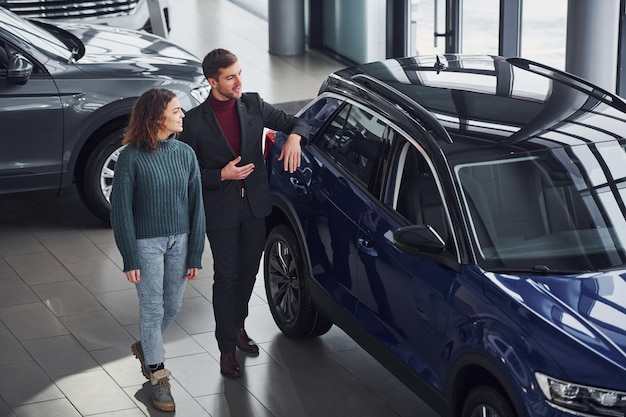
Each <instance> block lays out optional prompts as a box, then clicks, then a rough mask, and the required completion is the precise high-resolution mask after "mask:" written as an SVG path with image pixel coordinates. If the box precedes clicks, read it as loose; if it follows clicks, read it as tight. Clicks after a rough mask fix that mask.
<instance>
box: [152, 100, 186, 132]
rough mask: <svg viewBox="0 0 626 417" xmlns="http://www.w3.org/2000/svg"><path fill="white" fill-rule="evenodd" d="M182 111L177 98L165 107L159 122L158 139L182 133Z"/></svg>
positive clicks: (183, 115)
mask: <svg viewBox="0 0 626 417" xmlns="http://www.w3.org/2000/svg"><path fill="white" fill-rule="evenodd" d="M183 117H185V114H184V113H183V109H182V108H181V106H180V101H179V100H178V97H174V98H173V99H172V100H170V102H169V103H167V107H166V108H165V111H164V112H163V115H162V116H161V120H160V121H159V134H158V136H159V139H167V138H168V137H169V136H170V135H171V134H172V133H179V132H182V131H183Z"/></svg>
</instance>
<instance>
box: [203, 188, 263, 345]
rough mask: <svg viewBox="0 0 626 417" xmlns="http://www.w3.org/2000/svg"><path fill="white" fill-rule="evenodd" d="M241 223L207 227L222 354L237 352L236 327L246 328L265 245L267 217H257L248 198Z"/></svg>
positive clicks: (241, 205)
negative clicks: (245, 323) (219, 227)
mask: <svg viewBox="0 0 626 417" xmlns="http://www.w3.org/2000/svg"><path fill="white" fill-rule="evenodd" d="M239 201H240V203H239V207H236V208H235V207H233V209H234V210H239V223H238V225H237V226H236V227H234V228H230V229H223V230H207V237H208V238H209V243H210V245H211V252H212V254H213V272H214V282H213V311H214V314H215V325H216V327H215V338H216V339H217V344H218V346H219V349H220V352H221V353H234V352H235V345H236V336H235V334H236V330H237V329H241V328H244V322H245V320H246V318H247V317H248V303H249V301H250V296H251V295H252V289H253V288H254V283H255V280H256V275H257V273H258V271H259V262H260V260H261V255H262V253H263V248H264V246H265V219H264V218H263V219H259V218H256V217H254V215H253V214H252V212H251V210H250V205H249V204H248V198H247V197H243V198H241V199H240V200H239Z"/></svg>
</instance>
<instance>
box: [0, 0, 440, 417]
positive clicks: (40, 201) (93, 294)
mask: <svg viewBox="0 0 626 417" xmlns="http://www.w3.org/2000/svg"><path fill="white" fill-rule="evenodd" d="M172 26H173V29H172V33H171V35H170V38H171V39H172V40H174V41H175V42H177V43H179V44H181V45H184V46H186V47H187V48H188V49H190V50H191V51H192V52H194V53H196V54H197V55H199V56H202V55H203V54H204V53H205V52H207V51H208V50H210V49H212V48H214V47H218V46H221V47H226V48H228V49H231V50H232V51H233V52H235V53H236V54H238V56H239V58H240V61H241V62H242V67H243V68H244V73H245V76H246V78H245V82H246V87H247V89H248V90H254V91H259V92H260V93H261V95H262V96H263V97H264V98H265V99H266V100H267V101H269V102H272V103H277V104H278V103H286V102H291V101H294V100H298V101H299V100H306V99H308V98H311V97H313V96H314V95H315V93H316V91H317V87H318V86H319V83H320V82H321V80H322V79H323V77H324V76H325V75H326V74H327V73H328V72H330V71H332V70H334V69H337V68H339V67H341V66H342V64H340V63H337V62H335V61H333V60H331V59H329V58H327V57H325V56H324V55H323V54H321V53H319V52H317V51H308V52H307V53H306V54H305V55H304V56H299V57H289V58H285V57H275V56H271V55H269V54H268V53H267V50H268V47H267V23H266V22H265V21H264V20H263V19H261V18H259V17H258V16H257V15H255V14H250V13H247V12H245V11H244V10H242V9H240V8H238V7H237V6H235V5H234V4H233V3H230V2H228V1H226V0H175V1H174V7H173V8H172ZM204 265H205V268H204V269H203V270H202V273H201V276H200V278H198V279H197V280H195V281H193V282H191V283H190V285H188V286H187V290H186V293H185V301H184V306H183V309H182V311H181V313H180V314H179V315H178V317H177V319H176V323H175V324H174V325H173V326H172V327H171V328H170V329H169V330H168V332H167V334H166V346H165V349H166V357H167V360H166V364H167V367H168V368H169V369H171V370H172V372H173V381H172V386H173V394H174V396H175V399H176V403H177V411H176V413H175V415H178V416H184V417H187V416H190V417H201V416H212V417H257V416H263V417H265V416H268V417H269V416H274V417H301V416H307V417H333V416H337V417H339V416H340V417H351V416H355V417H356V416H358V417H391V416H394V417H395V416H406V417H409V416H412V417H415V416H420V417H434V416H435V413H433V412H432V410H430V409H429V408H428V407H426V406H425V405H424V403H423V402H422V401H421V400H419V399H418V398H417V397H416V396H415V395H413V394H412V393H411V392H409V391H408V389H407V388H406V387H404V386H403V385H402V384H401V383H400V382H399V381H398V380H397V379H396V378H394V377H393V376H391V375H390V374H389V373H388V372H387V371H386V370H385V369H384V368H382V367H381V366H380V365H378V364H377V363H376V362H375V361H373V359H372V358H371V357H370V356H369V355H368V354H366V353H365V352H364V351H363V350H362V349H361V348H359V346H357V345H356V343H354V342H353V341H352V340H351V339H350V338H348V337H347V336H346V335H345V334H344V333H343V332H342V331H341V330H339V329H338V328H336V327H335V328H333V329H332V330H331V331H330V332H329V333H328V334H326V335H325V336H322V337H320V338H317V339H312V340H305V341H296V340H290V339H287V338H286V337H283V336H282V335H281V333H280V332H279V330H278V329H277V327H276V326H275V325H274V322H273V321H272V318H271V315H270V313H269V309H268V308H267V305H266V300H265V295H264V289H263V283H262V279H261V277H260V276H259V280H258V281H257V287H256V289H255V293H254V294H253V297H252V301H251V308H250V310H251V313H250V318H249V319H248V321H247V324H246V327H247V328H248V330H249V332H250V335H251V336H252V337H253V338H254V339H255V340H256V341H257V342H259V343H260V346H261V353H260V355H259V356H258V357H246V356H243V355H240V356H239V359H240V362H241V364H242V365H243V366H244V367H245V370H244V377H242V378H240V379H238V380H227V379H224V378H222V377H221V375H220V373H219V365H218V360H217V358H219V352H218V349H217V345H216V342H215V338H214V329H215V322H214V319H213V311H212V306H211V302H210V300H211V284H212V278H211V276H212V272H211V271H212V260H211V255H210V251H209V249H208V247H207V251H206V253H205V262H204ZM120 267H121V257H120V255H119V253H118V251H117V249H116V246H115V243H114V241H113V235H112V232H111V230H110V228H109V227H108V226H107V225H105V224H103V223H101V222H100V221H99V220H97V219H96V218H95V217H94V216H92V215H91V214H90V213H89V212H88V211H87V210H86V209H85V208H84V207H83V205H82V204H81V202H80V200H79V198H78V197H77V196H76V195H75V194H74V193H72V194H71V195H69V196H66V197H61V198H55V199H44V198H29V199H21V200H0V375H1V377H0V416H7V417H9V416H10V417H26V416H29V417H30V416H33V417H41V416H45V417H57V416H58V417H75V416H110V417H113V416H115V417H131V416H158V415H173V414H172V413H169V414H168V413H161V412H157V411H156V410H155V409H153V408H152V407H151V405H150V400H149V391H148V387H147V384H146V381H145V379H144V378H143V376H142V374H141V372H140V367H139V362H138V361H137V360H136V359H134V358H133V356H132V355H131V353H130V345H131V343H132V342H133V341H134V340H135V339H136V338H137V333H138V325H137V323H138V308H137V298H136V293H135V289H134V288H133V286H132V285H131V284H129V283H128V282H127V281H126V279H125V277H124V275H123V274H122V272H121V269H120Z"/></svg>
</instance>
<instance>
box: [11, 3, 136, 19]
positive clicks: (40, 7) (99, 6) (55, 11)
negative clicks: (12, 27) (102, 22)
mask: <svg viewBox="0 0 626 417" xmlns="http://www.w3.org/2000/svg"><path fill="white" fill-rule="evenodd" d="M137 3H139V0H86V1H80V0H38V1H37V0H0V6H3V7H5V8H6V9H9V10H10V11H12V12H13V13H15V14H17V15H20V16H22V17H27V18H45V19H68V18H84V17H98V16H109V17H110V16H118V15H126V14H129V13H131V12H132V10H133V9H134V8H135V7H136V6H137Z"/></svg>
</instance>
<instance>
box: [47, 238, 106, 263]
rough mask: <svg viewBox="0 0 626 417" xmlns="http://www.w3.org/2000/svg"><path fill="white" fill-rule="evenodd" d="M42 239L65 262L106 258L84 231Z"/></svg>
mask: <svg viewBox="0 0 626 417" xmlns="http://www.w3.org/2000/svg"><path fill="white" fill-rule="evenodd" d="M41 241H42V242H43V244H44V245H45V246H46V248H48V250H49V251H50V252H51V253H52V254H53V255H54V256H55V257H56V258H57V259H58V260H60V261H61V262H62V263H63V264H72V263H76V262H84V261H89V260H95V259H106V255H105V254H104V253H102V251H101V250H100V249H98V247H97V246H96V245H95V244H94V243H93V242H91V241H90V240H89V239H87V237H86V236H85V235H84V234H82V233H68V234H64V235H60V236H53V237H43V238H41Z"/></svg>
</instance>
